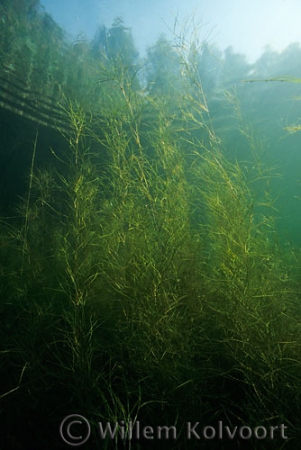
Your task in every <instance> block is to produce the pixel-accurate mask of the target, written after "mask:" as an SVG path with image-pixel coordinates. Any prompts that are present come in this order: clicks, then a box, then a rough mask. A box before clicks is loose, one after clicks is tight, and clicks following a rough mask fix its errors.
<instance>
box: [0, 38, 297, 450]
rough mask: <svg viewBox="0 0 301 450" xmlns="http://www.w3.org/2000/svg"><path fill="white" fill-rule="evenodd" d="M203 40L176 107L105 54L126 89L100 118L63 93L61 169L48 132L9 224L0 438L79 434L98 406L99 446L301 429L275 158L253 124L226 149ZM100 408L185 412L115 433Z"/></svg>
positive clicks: (52, 440) (25, 441)
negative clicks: (157, 435)
mask: <svg viewBox="0 0 301 450" xmlns="http://www.w3.org/2000/svg"><path fill="white" fill-rule="evenodd" d="M179 51H180V52H181V51H182V49H181V47H179ZM180 54H181V53H180ZM192 57H193V51H192V52H191V53H190V60H189V62H187V61H188V60H187V58H186V59H184V62H185V61H186V62H185V64H183V70H184V71H185V70H186V71H187V74H186V75H187V76H186V78H185V89H186V90H185V91H184V92H185V95H184V96H183V98H182V101H181V102H180V103H179V104H178V105H177V106H176V107H175V110H174V112H173V114H171V109H172V108H171V106H170V104H168V100H169V99H168V98H166V99H160V98H154V97H152V96H150V95H145V96H141V95H138V94H137V92H136V91H135V88H134V83H133V75H132V74H129V71H128V70H126V69H124V70H119V71H118V72H116V70H115V69H114V71H113V72H112V73H111V74H110V72H109V68H106V71H107V76H109V79H110V86H111V87H112V86H113V85H114V84H115V87H116V92H118V94H116V95H115V94H114V95H112V96H109V95H108V97H107V99H106V105H105V111H104V112H103V115H102V117H101V118H99V117H97V118H96V117H91V116H89V115H87V113H85V112H84V110H83V109H82V108H81V106H80V105H78V104H75V103H70V104H69V106H68V107H66V114H68V116H69V120H70V133H67V132H66V135H65V138H66V142H67V144H68V153H67V154H66V155H65V156H64V159H63V161H61V163H62V167H63V169H62V170H60V171H58V170H57V171H55V170H53V171H52V172H47V171H41V170H38V168H36V167H34V165H35V164H34V163H35V154H36V152H38V151H39V148H38V147H39V142H38V139H37V140H36V141H35V143H34V147H33V148H34V150H33V158H32V167H31V172H30V181H29V192H28V195H27V196H25V199H24V201H23V203H22V204H21V206H20V208H19V211H18V216H17V218H16V219H15V223H12V222H10V221H6V223H4V222H3V223H2V226H1V247H0V252H1V261H2V265H1V272H0V274H1V296H2V299H3V301H2V303H1V313H2V317H5V320H3V325H2V327H1V331H0V335H1V349H0V354H1V358H2V361H3V364H2V369H1V373H0V381H1V386H2V387H3V392H2V393H1V396H0V399H1V401H2V403H3V406H2V410H5V411H6V416H5V417H4V418H3V419H2V424H3V427H5V428H6V431H5V435H4V436H3V444H2V448H6V449H7V448H14V449H25V448H41V447H43V448H53V446H54V445H55V446H56V448H65V447H66V445H65V444H64V442H63V441H62V440H61V439H60V436H59V432H58V430H59V424H60V422H61V420H62V419H63V418H64V417H65V416H67V415H69V414H72V413H79V414H82V415H84V416H87V418H88V417H89V419H90V420H91V425H93V427H92V428H93V429H92V435H91V438H90V441H89V442H90V445H91V446H93V448H108V449H109V448H113V449H114V448H115V449H117V448H127V449H134V448H135V449H140V448H146V447H147V448H148V447H150V448H156V449H159V448H166V447H170V448H175V449H176V448H179V449H180V448H181V449H188V448H195V444H196V441H195V440H194V439H192V440H188V439H187V436H185V424H186V423H187V422H189V421H191V422H193V423H194V422H196V421H199V422H200V423H202V424H204V426H205V425H208V426H209V425H211V426H217V423H218V421H223V423H224V425H228V426H229V427H235V426H237V427H240V426H243V425H246V426H250V427H256V426H266V427H267V428H268V427H270V426H275V427H276V426H279V425H280V424H281V423H284V424H285V425H286V426H287V427H288V433H287V434H288V439H281V436H280V435H279V434H278V435H277V436H276V438H275V439H266V440H265V442H264V446H265V447H264V448H267V449H268V448H270V449H276V448H277V449H279V448H285V447H287V448H294V447H293V446H294V445H295V444H293V443H292V442H295V441H296V439H297V438H298V436H300V425H298V423H297V421H296V418H297V417H299V414H300V405H301V402H300V392H301V391H300V383H301V378H300V351H299V350H300V349H299V346H300V344H299V342H300V327H299V325H298V316H299V314H300V308H299V306H298V298H299V288H298V280H296V279H293V278H292V277H291V276H290V275H289V273H288V268H287V266H286V257H285V255H284V256H283V253H281V251H280V249H278V248H277V239H276V235H275V229H274V225H273V217H274V207H273V205H274V203H273V200H272V199H271V195H270V192H269V180H270V173H269V171H264V168H263V165H262V162H261V161H260V158H258V156H257V153H256V150H257V144H256V142H255V140H254V139H253V138H252V134H251V133H250V129H249V128H248V129H247V130H246V129H245V128H243V125H242V128H241V131H242V132H243V133H244V135H245V137H246V141H247V142H248V144H249V146H250V161H247V162H246V161H244V162H243V163H240V162H239V161H230V160H228V159H226V157H225V156H224V153H223V151H222V149H221V145H220V142H219V139H218V138H217V136H216V135H215V133H214V130H213V129H212V127H211V125H210V116H209V111H208V108H207V105H206V101H205V98H204V94H203V92H202V86H201V82H200V80H198V79H197V78H195V75H194V74H195V72H194V71H193V70H192V69H193V67H194V66H193V64H192V63H191V58H192ZM108 74H109V75H108ZM117 89H118V91H117ZM173 105H174V104H173ZM204 115H205V116H206V120H205V116H204ZM205 123H207V125H205ZM208 123H209V125H208ZM92 148H93V150H92ZM95 149H97V150H95ZM59 154H60V152H59V149H57V150H56V149H53V155H54V161H56V159H55V158H61V156H58V155H59ZM259 189H260V191H259V192H258V190H259ZM41 411H43V413H42V414H41ZM100 421H101V422H103V423H106V422H111V423H112V424H115V423H116V422H119V424H121V421H124V423H125V424H126V428H125V430H126V431H125V433H126V434H127V433H129V429H128V423H129V422H130V421H132V422H133V423H134V424H135V423H137V422H138V421H139V422H140V423H141V424H142V425H144V426H145V425H150V426H153V427H156V426H164V425H166V426H172V425H173V426H175V427H176V428H177V431H178V439H177V440H171V439H170V440H169V441H168V442H166V440H156V439H155V440H154V441H147V440H144V441H143V442H142V440H139V439H133V440H132V441H131V440H129V439H122V436H121V435H116V437H115V438H114V439H110V438H108V437H107V438H106V439H104V440H101V439H100V437H99V433H98V431H97V430H98V428H97V422H100ZM241 442H242V440H241V439H239V438H237V439H236V438H235V439H234V440H231V439H225V440H224V441H220V440H215V439H213V440H204V439H202V445H203V446H204V448H210V449H212V448H225V449H226V448H231V449H233V448H241V446H242V443H241ZM243 443H244V447H246V448H250V449H251V448H253V449H256V448H261V447H260V445H261V441H260V440H258V439H257V440H256V439H250V440H244V442H243ZM87 448H91V447H87Z"/></svg>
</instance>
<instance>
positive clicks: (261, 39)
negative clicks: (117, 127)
mask: <svg viewBox="0 0 301 450" xmlns="http://www.w3.org/2000/svg"><path fill="white" fill-rule="evenodd" d="M41 3H42V5H43V6H44V8H45V10H46V11H47V12H49V13H50V14H51V15H52V17H53V18H54V20H55V21H56V22H57V23H58V24H59V25H60V26H62V27H63V28H64V29H65V30H66V31H67V33H68V34H70V35H71V38H72V39H76V38H77V37H78V36H79V35H86V36H87V37H88V38H92V37H93V36H94V34H95V31H96V29H97V26H98V25H106V26H110V25H111V24H112V22H113V20H114V18H116V17H118V16H119V17H122V18H123V20H124V23H125V25H126V26H128V27H130V28H131V29H132V33H133V37H134V40H135V44H136V47H137V48H138V50H139V52H140V54H141V56H143V54H144V52H145V49H146V48H147V47H148V46H151V45H153V44H154V43H155V41H156V39H157V38H158V36H159V35H160V34H162V33H165V34H166V36H167V37H168V38H169V37H171V30H173V28H174V24H175V20H176V18H177V23H178V24H179V26H178V28H177V30H178V31H181V29H182V30H183V29H184V28H185V27H186V28H187V27H188V25H189V24H190V23H191V22H192V21H193V22H194V23H195V24H196V26H197V29H198V30H199V31H198V33H199V37H200V39H201V40H202V39H206V40H207V41H209V42H210V43H211V44H214V43H215V44H217V46H218V47H219V48H220V49H221V50H224V49H226V48H227V47H229V46H232V47H233V48H234V50H235V51H237V52H239V53H244V54H245V55H246V56H247V58H248V60H249V61H250V62H252V61H254V60H256V59H257V58H258V57H259V56H260V55H261V53H262V52H263V51H264V49H265V47H266V46H270V47H271V48H272V49H274V50H276V51H279V52H281V51H282V50H284V48H286V47H287V46H288V45H289V44H290V43H293V42H300V43H301V26H300V21H301V0H41ZM192 19H193V20H192Z"/></svg>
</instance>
